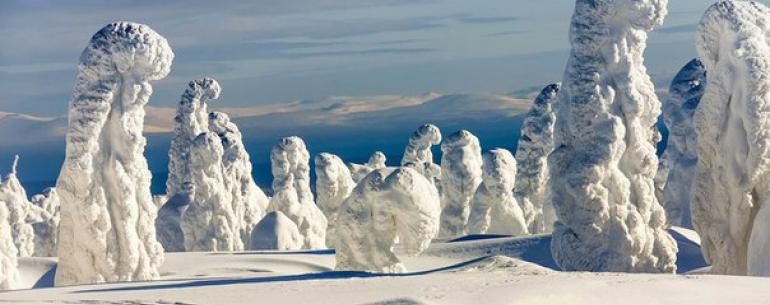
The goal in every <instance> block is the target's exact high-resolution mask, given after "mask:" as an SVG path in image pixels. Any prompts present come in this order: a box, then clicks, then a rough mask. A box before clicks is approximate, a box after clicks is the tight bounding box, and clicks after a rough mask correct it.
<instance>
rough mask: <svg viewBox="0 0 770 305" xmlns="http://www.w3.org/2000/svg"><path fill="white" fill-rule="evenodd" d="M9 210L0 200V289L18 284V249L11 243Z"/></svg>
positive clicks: (11, 287)
mask: <svg viewBox="0 0 770 305" xmlns="http://www.w3.org/2000/svg"><path fill="white" fill-rule="evenodd" d="M9 218H10V212H9V211H8V208H6V205H5V204H3V203H2V202H0V290H8V289H14V288H16V287H18V285H19V280H20V277H19V270H18V261H17V256H18V250H17V249H16V245H14V244H13V235H12V234H11V224H10V223H9V222H8V220H9Z"/></svg>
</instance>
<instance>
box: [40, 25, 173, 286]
mask: <svg viewBox="0 0 770 305" xmlns="http://www.w3.org/2000/svg"><path fill="white" fill-rule="evenodd" d="M173 58H174V53H173V52H172V51H171V48H170V47H169V45H168V42H167V41H166V39H165V38H163V37H161V36H160V35H158V34H157V33H156V32H155V31H153V30H152V29H150V28H149V27H148V26H145V25H142V24H137V23H131V22H116V23H111V24H109V25H107V26H106V27H104V28H103V29H101V30H100V31H99V32H97V33H96V34H95V35H94V36H93V37H92V38H91V41H90V42H89V44H88V46H87V47H86V48H85V50H84V51H83V53H82V54H81V55H80V65H79V66H78V78H77V83H76V85H75V87H74V89H73V92H72V99H71V102H70V110H69V128H68V129H67V148H66V157H65V160H64V165H63V166H62V169H61V173H60V175H59V179H58V181H57V184H56V191H57V193H58V195H59V200H60V201H61V222H60V227H59V245H58V250H57V252H58V254H59V264H58V267H57V270H56V279H55V282H56V285H57V286H61V285H75V284H87V283H97V282H105V281H108V282H114V281H134V280H151V279H155V278H157V277H158V267H159V266H160V264H161V263H162V261H163V247H162V246H161V245H160V243H158V242H157V239H156V237H155V226H154V225H153V223H154V221H155V217H156V213H157V208H156V206H155V204H154V203H153V201H152V196H151V194H150V178H151V174H150V171H149V169H148V166H147V160H146V159H145V158H144V155H143V153H144V147H145V144H146V140H145V138H144V136H142V130H143V125H144V114H145V112H144V105H145V104H147V102H148V100H149V98H150V95H151V94H152V85H151V84H150V82H151V81H154V80H159V79H162V78H164V77H165V76H166V75H167V74H168V73H169V70H170V68H171V61H172V60H173Z"/></svg>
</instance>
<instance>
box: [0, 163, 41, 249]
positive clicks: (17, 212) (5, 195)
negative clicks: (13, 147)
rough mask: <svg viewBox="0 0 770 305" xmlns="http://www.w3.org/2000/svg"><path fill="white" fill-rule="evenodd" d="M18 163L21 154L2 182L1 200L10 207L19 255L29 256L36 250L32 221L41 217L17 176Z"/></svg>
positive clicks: (10, 222)
mask: <svg viewBox="0 0 770 305" xmlns="http://www.w3.org/2000/svg"><path fill="white" fill-rule="evenodd" d="M18 163H19V156H15V157H14V159H13V165H12V166H11V172H10V173H8V175H6V176H5V178H4V179H2V182H0V202H2V203H4V204H5V206H6V208H7V209H8V213H9V218H8V222H9V224H10V226H11V236H13V243H14V244H15V245H16V249H17V250H18V256H20V257H27V256H32V254H33V253H34V252H35V231H34V229H33V227H32V224H31V223H32V222H33V221H35V220H38V219H39V217H36V216H37V215H38V214H39V212H38V211H37V210H39V209H37V207H36V206H33V205H32V203H30V202H29V200H27V192H26V191H25V190H24V187H23V186H22V185H21V182H19V178H18V177H17V176H16V167H17V165H18Z"/></svg>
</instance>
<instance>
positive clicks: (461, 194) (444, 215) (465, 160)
mask: <svg viewBox="0 0 770 305" xmlns="http://www.w3.org/2000/svg"><path fill="white" fill-rule="evenodd" d="M441 152H442V155H441V173H442V175H441V190H442V192H441V206H442V207H443V210H442V211H441V233H440V234H439V235H440V236H442V237H444V236H460V235H465V234H467V233H468V217H469V216H470V212H471V199H472V198H473V195H474V194H475V193H476V189H477V188H478V187H479V184H481V179H482V178H481V175H482V170H481V166H482V163H483V161H482V160H481V145H480V144H479V139H478V138H477V137H476V136H474V135H473V134H471V133H470V132H468V131H467V130H460V131H458V132H455V133H453V134H451V135H450V136H449V137H448V138H447V139H446V140H444V142H443V143H441Z"/></svg>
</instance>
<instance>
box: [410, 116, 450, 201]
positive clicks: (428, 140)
mask: <svg viewBox="0 0 770 305" xmlns="http://www.w3.org/2000/svg"><path fill="white" fill-rule="evenodd" d="M439 143H441V130H439V129H438V127H436V125H433V124H425V125H422V126H420V127H419V128H417V131H415V132H414V133H413V134H412V136H411V137H409V144H407V145H406V149H405V150H404V156H403V157H402V158H401V166H409V167H412V168H414V169H415V170H417V171H418V172H419V173H420V174H422V175H423V176H425V177H426V178H428V180H429V181H431V183H432V184H433V186H435V187H436V188H440V187H441V186H440V185H439V184H440V182H439V180H440V179H441V167H439V166H438V165H437V164H436V163H433V152H432V151H431V147H433V145H438V144H439ZM439 193H440V190H439Z"/></svg>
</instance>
